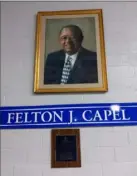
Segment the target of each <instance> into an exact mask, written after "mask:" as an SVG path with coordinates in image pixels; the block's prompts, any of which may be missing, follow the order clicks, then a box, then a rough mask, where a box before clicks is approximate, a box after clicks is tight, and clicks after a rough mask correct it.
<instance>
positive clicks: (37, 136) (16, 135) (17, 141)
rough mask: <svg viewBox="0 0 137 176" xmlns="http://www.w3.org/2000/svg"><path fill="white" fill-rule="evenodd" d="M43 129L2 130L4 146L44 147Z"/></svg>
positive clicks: (24, 148) (12, 147)
mask: <svg viewBox="0 0 137 176" xmlns="http://www.w3.org/2000/svg"><path fill="white" fill-rule="evenodd" d="M42 133H43V131H42V130H37V131H35V130H8V131H2V140H1V141H2V142H1V143H2V148H4V149H16V150H19V149H20V150H21V149H23V150H27V149H31V148H33V149H34V148H36V149H37V150H41V149H42Z"/></svg>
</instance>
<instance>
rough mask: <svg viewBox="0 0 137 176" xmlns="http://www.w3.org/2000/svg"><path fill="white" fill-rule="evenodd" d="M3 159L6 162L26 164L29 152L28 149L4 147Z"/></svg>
mask: <svg viewBox="0 0 137 176" xmlns="http://www.w3.org/2000/svg"><path fill="white" fill-rule="evenodd" d="M1 161H2V162H3V163H4V164H16V163H22V164H24V163H26V162H27V153H26V151H23V150H15V149H13V150H11V149H2V150H1Z"/></svg>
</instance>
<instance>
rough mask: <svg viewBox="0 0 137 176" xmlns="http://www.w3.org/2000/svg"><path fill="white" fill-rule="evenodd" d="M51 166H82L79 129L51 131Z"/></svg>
mask: <svg viewBox="0 0 137 176" xmlns="http://www.w3.org/2000/svg"><path fill="white" fill-rule="evenodd" d="M51 167H52V168H60V167H81V154H80V131H79V129H53V130H52V131H51Z"/></svg>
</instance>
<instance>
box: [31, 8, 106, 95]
mask: <svg viewBox="0 0 137 176" xmlns="http://www.w3.org/2000/svg"><path fill="white" fill-rule="evenodd" d="M76 28H78V30H79V31H78V30H77V29H76ZM36 29H37V31H36V49H35V71H34V93H69V92H73V93H76V92H107V91H108V81H107V69H106V55H105V42H104V28H103V12H102V9H91V10H70V11H46V12H38V13H37V24H36ZM80 32H81V33H80ZM64 36H65V37H64ZM66 36H67V37H66ZM81 36H82V37H83V38H82V37H81ZM61 37H62V38H61ZM59 42H60V43H61V42H62V43H61V44H62V45H61V46H63V49H62V48H61V46H60V45H59ZM77 46H80V49H79V50H78V54H77V57H76V55H75V53H74V51H75V50H76V48H78V47H77ZM64 50H65V51H66V52H67V54H68V53H69V52H70V53H71V54H72V55H73V54H74V55H75V56H74V55H73V56H74V58H75V59H76V60H75V62H74V63H73V69H72V71H71V72H70V73H69V76H68V75H67V76H66V75H65V77H63V76H61V75H62V74H63V73H64V72H63V68H64V63H65V59H66V55H67V54H66V55H65V52H64ZM62 53H63V54H64V55H62ZM64 74H66V72H65V73H64ZM66 77H67V79H68V82H67V84H62V83H61V80H63V81H64V82H65V81H66V80H65V78H66ZM61 78H62V79H61Z"/></svg>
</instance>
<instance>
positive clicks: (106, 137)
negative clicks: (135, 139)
mask: <svg viewBox="0 0 137 176" xmlns="http://www.w3.org/2000/svg"><path fill="white" fill-rule="evenodd" d="M98 137H99V138H98V140H99V141H98V144H99V146H112V147H113V146H126V145H128V138H127V133H126V132H109V133H100V134H99V136H98Z"/></svg>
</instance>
